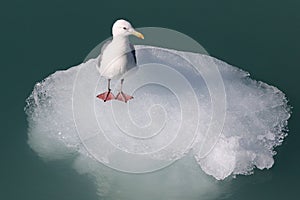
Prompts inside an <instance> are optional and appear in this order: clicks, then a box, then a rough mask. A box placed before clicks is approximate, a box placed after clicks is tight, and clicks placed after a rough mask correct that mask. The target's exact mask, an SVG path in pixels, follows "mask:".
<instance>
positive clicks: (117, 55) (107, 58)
mask: <svg viewBox="0 0 300 200" xmlns="http://www.w3.org/2000/svg"><path fill="white" fill-rule="evenodd" d="M112 35H113V39H112V40H110V41H107V42H106V43H105V44H104V45H103V47H102V49H101V53H100V55H99V58H98V59H99V60H98V65H97V69H98V71H99V73H100V75H101V76H103V77H105V78H106V79H108V91H107V92H105V93H102V94H99V95H98V96H97V97H98V98H100V99H102V100H104V101H108V100H112V99H117V100H120V101H124V102H127V101H128V100H129V99H132V98H133V97H132V96H129V95H126V94H124V93H123V92H122V85H123V81H124V79H122V80H121V91H120V92H119V93H118V95H117V96H116V97H115V96H114V95H113V94H112V92H111V89H110V80H111V79H112V78H118V77H120V76H122V75H123V74H124V73H125V72H126V71H128V70H130V69H131V68H133V67H135V66H136V55H135V49H134V46H133V45H132V44H130V42H129V38H128V36H130V35H135V36H137V37H139V38H141V39H144V36H143V35H142V34H141V33H139V32H137V31H136V30H134V28H133V27H132V26H131V24H130V23H129V22H128V21H126V20H123V19H120V20H117V21H116V22H115V23H114V25H113V27H112Z"/></svg>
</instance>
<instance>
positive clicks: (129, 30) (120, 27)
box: [112, 19, 144, 39]
mask: <svg viewBox="0 0 300 200" xmlns="http://www.w3.org/2000/svg"><path fill="white" fill-rule="evenodd" d="M112 35H113V37H117V36H123V37H127V36H129V35H134V36H136V37H138V38H141V39H144V35H143V34H141V33H140V32H137V31H136V30H134V28H133V27H132V26H131V24H130V23H129V22H128V21H126V20H124V19H119V20H117V21H116V22H115V23H114V25H113V27H112Z"/></svg>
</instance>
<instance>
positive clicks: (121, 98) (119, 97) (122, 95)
mask: <svg viewBox="0 0 300 200" xmlns="http://www.w3.org/2000/svg"><path fill="white" fill-rule="evenodd" d="M123 82H124V79H122V80H121V91H120V92H119V93H118V94H117V96H116V99H117V100H119V101H123V102H125V103H127V101H129V100H130V99H133V96H130V95H128V94H125V93H124V92H123V91H122V88H123Z"/></svg>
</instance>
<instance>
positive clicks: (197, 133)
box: [26, 46, 290, 199]
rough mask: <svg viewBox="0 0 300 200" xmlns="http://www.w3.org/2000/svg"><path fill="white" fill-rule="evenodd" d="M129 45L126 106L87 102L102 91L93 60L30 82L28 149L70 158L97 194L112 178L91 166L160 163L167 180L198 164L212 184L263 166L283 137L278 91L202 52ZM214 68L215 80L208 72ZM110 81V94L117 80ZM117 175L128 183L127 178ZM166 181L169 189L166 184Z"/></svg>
mask: <svg viewBox="0 0 300 200" xmlns="http://www.w3.org/2000/svg"><path fill="white" fill-rule="evenodd" d="M137 49H138V50H137V58H138V64H139V66H140V67H139V69H138V70H135V71H133V72H129V73H128V75H126V77H125V83H124V90H125V91H126V92H129V93H131V94H133V96H134V99H133V100H132V101H130V102H129V103H128V104H124V103H122V102H117V101H111V102H108V103H104V102H101V101H100V100H99V99H97V98H95V97H96V95H97V94H99V93H101V92H103V91H104V90H105V89H106V80H104V79H102V78H100V77H99V74H98V73H97V70H96V59H90V60H88V61H87V62H85V63H82V64H80V65H78V66H75V67H72V68H70V69H68V70H65V71H57V72H55V73H54V74H52V75H50V76H49V77H47V78H46V79H45V80H43V81H42V82H40V83H37V84H36V85H35V87H34V90H33V92H32V94H31V95H30V97H29V98H28V99H27V106H26V113H27V115H28V121H29V133H28V135H29V139H28V143H29V145H30V147H31V148H32V149H33V150H35V151H36V152H37V153H38V154H39V155H40V156H41V157H43V158H45V159H50V160H53V159H63V158H67V157H70V156H71V155H72V156H73V155H75V157H76V159H75V161H74V166H75V168H76V169H77V170H78V171H79V172H80V173H88V174H90V175H92V176H94V177H95V178H96V180H97V184H98V185H99V192H100V193H101V195H105V194H108V193H110V192H109V189H108V188H109V187H110V185H109V183H110V182H114V181H109V180H106V179H103V177H110V178H113V177H115V178H116V177H117V175H116V174H115V173H116V172H115V171H110V172H107V170H108V169H106V168H105V167H103V165H101V164H100V163H103V164H104V165H106V166H108V167H111V168H113V169H116V170H119V171H125V172H130V173H144V172H151V171H155V170H158V169H163V168H166V167H168V166H169V168H171V169H172V170H173V171H172V170H171V171H172V173H173V175H174V174H176V173H178V174H180V173H184V171H185V170H187V168H189V167H190V168H191V169H193V170H192V173H191V174H193V173H196V174H197V173H200V172H195V169H197V170H199V171H200V168H201V169H202V170H203V172H205V173H206V174H208V175H211V176H213V177H214V178H215V179H218V180H223V179H225V178H226V177H229V176H233V175H238V174H244V175H248V174H251V173H252V172H253V169H254V168H258V169H269V168H270V167H272V165H273V164H274V159H273V156H274V155H275V154H276V152H275V150H274V148H275V147H276V146H278V145H280V144H281V143H282V141H283V139H284V137H285V136H286V126H287V120H288V118H289V117H290V113H289V106H288V105H287V100H286V98H285V95H284V94H283V93H282V92H281V91H280V90H278V89H277V88H275V87H273V86H270V85H267V84H265V83H263V82H260V81H255V80H252V79H250V78H249V74H248V73H247V72H245V71H242V70H240V69H238V68H235V67H233V66H230V65H228V64H226V63H224V62H222V61H220V60H217V59H215V58H213V57H210V56H206V55H201V54H195V53H189V52H178V51H174V50H168V49H162V48H156V47H148V46H138V48H137ZM195 66H198V68H197V69H195ZM214 67H216V69H218V73H219V74H217V75H214V76H212V75H211V71H210V69H212V68H214ZM218 75H220V77H218ZM220 80H222V81H221V82H220ZM113 83H114V85H113V88H114V92H116V91H117V90H118V87H119V86H118V81H117V80H116V81H113ZM218 89H219V90H218ZM174 161H178V162H176V163H174ZM183 161H184V162H183ZM173 163H174V166H173V165H172V166H170V165H171V164H173ZM178 163H179V164H178ZM182 163H184V164H182ZM195 165H199V166H200V168H199V169H198V168H197V167H195ZM182 166H184V167H182ZM180 167H182V168H180ZM183 168H185V170H182V169H183ZM165 170H168V168H166V169H165ZM162 171H163V170H162ZM113 172H115V173H113ZM156 173H162V174H160V175H159V176H160V178H161V176H164V175H165V174H164V172H156ZM191 174H190V176H189V175H187V176H188V177H189V178H190V180H191V182H193V184H199V185H201V181H200V180H199V179H200V178H199V177H197V176H198V175H191ZM122 176H124V177H125V178H123V180H124V181H126V182H128V178H126V176H128V175H122ZM148 176H149V175H148ZM150 176H151V175H150ZM165 176H167V175H165ZM178 176H180V175H178ZM199 176H200V175H199ZM153 177H155V175H153ZM168 177H169V176H168ZM201 177H202V181H204V179H205V178H203V177H205V175H203V174H202V175H201ZM118 178H120V177H118ZM156 178H157V177H156ZM169 178H170V177H169ZM173 178H174V177H173ZM120 179H122V178H120ZM136 179H138V178H136ZM105 180H106V181H105ZM166 181H168V178H167V179H166ZM205 181H206V182H209V181H208V180H207V179H205ZM105 182H107V183H105ZM107 184H108V185H107ZM139 184H142V183H140V182H139V181H137V184H136V186H135V187H138V185H139ZM169 184H170V186H169V187H172V184H174V185H173V186H175V184H177V185H178V183H176V181H172V178H170V182H169ZM182 184H186V183H183V182H182ZM209 184H212V183H209ZM209 184H208V185H209ZM103 185H104V186H103ZM179 185H180V184H179ZM199 187H200V186H199ZM201 187H202V186H201ZM210 187H212V186H210ZM215 187H217V186H215ZM202 188H205V187H204V186H203V187H202ZM157 189H158V190H159V188H157ZM188 190H190V193H191V196H193V194H192V193H193V192H195V193H198V192H199V188H198V187H197V186H196V187H195V188H194V189H192V188H189V189H188ZM203 191H207V188H206V189H203ZM115 195H117V194H115ZM178 195H179V194H178ZM197 195H198V194H197ZM195 196H196V195H195ZM173 199H176V198H173ZM179 199H180V198H179ZM191 199H192V198H191Z"/></svg>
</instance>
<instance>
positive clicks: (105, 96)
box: [97, 79, 115, 102]
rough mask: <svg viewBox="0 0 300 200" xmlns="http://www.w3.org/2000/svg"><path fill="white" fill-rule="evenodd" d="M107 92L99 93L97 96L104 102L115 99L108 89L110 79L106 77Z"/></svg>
mask: <svg viewBox="0 0 300 200" xmlns="http://www.w3.org/2000/svg"><path fill="white" fill-rule="evenodd" d="M107 89H108V91H107V92H104V93H101V94H98V95H97V98H99V99H102V100H103V101H104V102H106V101H109V100H112V99H115V96H114V94H113V93H112V92H111V89H110V79H108V85H107Z"/></svg>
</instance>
